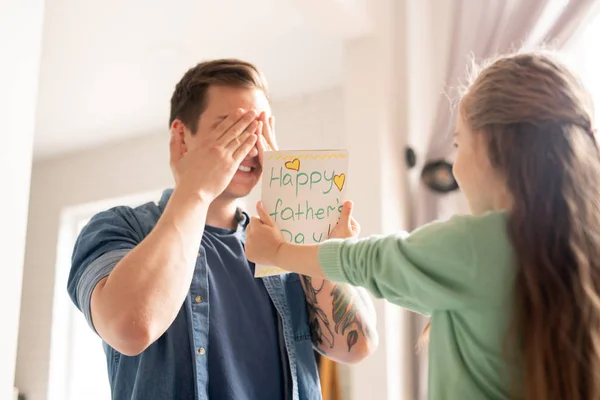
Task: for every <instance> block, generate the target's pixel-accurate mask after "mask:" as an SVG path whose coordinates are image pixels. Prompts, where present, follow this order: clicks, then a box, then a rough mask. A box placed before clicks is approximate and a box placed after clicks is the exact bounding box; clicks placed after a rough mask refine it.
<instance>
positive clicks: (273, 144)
mask: <svg viewBox="0 0 600 400" xmlns="http://www.w3.org/2000/svg"><path fill="white" fill-rule="evenodd" d="M263 132H264V133H263V136H264V137H265V139H266V141H267V144H268V145H269V147H270V150H275V151H277V150H279V147H277V141H276V140H275V117H273V116H270V117H269V121H268V123H266V124H265V127H264V129H263Z"/></svg>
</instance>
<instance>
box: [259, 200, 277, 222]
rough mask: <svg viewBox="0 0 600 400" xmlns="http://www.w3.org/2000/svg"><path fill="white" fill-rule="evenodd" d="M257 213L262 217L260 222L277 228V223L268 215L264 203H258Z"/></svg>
mask: <svg viewBox="0 0 600 400" xmlns="http://www.w3.org/2000/svg"><path fill="white" fill-rule="evenodd" d="M256 212H257V213H258V216H259V217H260V220H261V221H262V223H263V224H265V225H268V226H275V222H273V220H272V219H271V216H270V215H269V214H268V213H267V210H265V206H264V205H263V202H262V201H259V202H258V203H256Z"/></svg>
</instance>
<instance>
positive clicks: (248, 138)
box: [233, 131, 258, 165]
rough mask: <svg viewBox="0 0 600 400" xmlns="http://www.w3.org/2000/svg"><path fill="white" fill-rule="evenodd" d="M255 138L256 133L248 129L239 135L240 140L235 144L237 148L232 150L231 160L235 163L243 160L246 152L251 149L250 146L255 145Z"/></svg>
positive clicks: (256, 138)
mask: <svg viewBox="0 0 600 400" xmlns="http://www.w3.org/2000/svg"><path fill="white" fill-rule="evenodd" d="M236 140H238V139H236ZM242 140H243V142H242ZM257 140H258V135H256V133H254V132H250V131H246V132H244V134H243V135H242V136H240V139H239V141H240V142H241V144H239V145H237V146H238V148H237V149H235V150H233V160H234V162H235V163H236V165H239V164H240V163H241V162H242V161H243V160H244V158H246V156H247V155H248V153H250V150H252V148H253V147H254V146H255V145H256V141H257Z"/></svg>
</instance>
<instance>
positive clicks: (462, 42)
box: [412, 0, 599, 399]
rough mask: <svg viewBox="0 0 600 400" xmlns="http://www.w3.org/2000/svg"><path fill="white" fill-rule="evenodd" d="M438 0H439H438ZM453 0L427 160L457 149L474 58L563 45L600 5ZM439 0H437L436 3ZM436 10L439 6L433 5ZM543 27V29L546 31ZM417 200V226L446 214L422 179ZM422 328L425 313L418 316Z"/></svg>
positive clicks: (560, 0) (574, 0)
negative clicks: (463, 89) (463, 91)
mask: <svg viewBox="0 0 600 400" xmlns="http://www.w3.org/2000/svg"><path fill="white" fill-rule="evenodd" d="M432 1H433V0H432ZM448 1H452V3H453V7H452V12H451V15H448V18H450V19H451V21H452V23H451V28H450V31H449V32H448V34H449V35H450V40H449V43H450V46H449V48H448V49H447V51H448V52H449V56H448V57H447V64H446V65H445V77H444V78H445V80H444V87H445V90H444V93H443V94H442V93H440V96H439V100H438V105H437V110H436V113H435V116H434V122H433V124H432V130H431V132H430V133H429V135H428V144H427V148H426V151H425V154H422V155H418V156H421V157H422V156H424V157H425V160H426V161H435V160H441V159H446V160H448V159H449V157H451V154H452V132H453V129H454V127H455V122H456V114H455V113H454V111H453V105H455V104H456V103H457V102H458V100H459V98H458V90H457V89H458V88H459V87H460V85H461V83H463V82H464V79H465V78H466V71H467V67H468V65H469V64H470V61H471V59H473V58H474V59H475V61H481V60H484V59H487V58H490V57H492V56H494V55H497V54H499V53H500V54H501V53H506V52H510V51H515V50H518V49H520V48H524V47H525V48H529V47H538V46H539V45H542V44H544V45H549V46H550V47H551V48H554V49H560V48H562V47H563V46H565V45H566V44H567V43H568V42H569V41H571V40H573V38H575V37H576V36H577V34H578V33H579V32H580V28H581V27H582V26H585V23H587V22H589V20H590V19H591V18H592V16H594V15H595V14H596V13H597V11H598V7H597V5H598V3H599V2H598V1H597V0H570V1H565V0H486V1H482V0H448ZM433 4H435V3H433ZM433 11H435V10H433ZM540 30H541V31H540ZM415 197H416V198H415V199H414V200H415V201H413V202H412V203H413V221H414V224H415V226H413V227H412V228H415V227H417V226H420V225H422V224H424V223H428V222H431V221H433V220H435V219H437V218H439V217H440V200H442V199H443V195H438V194H436V193H434V192H432V191H431V190H429V189H428V188H427V187H425V186H424V185H423V183H421V182H420V183H419V187H418V188H417V190H416V196H415ZM415 322H416V323H415V327H416V329H417V330H420V329H421V328H422V327H423V326H424V322H425V321H424V319H422V318H416V321H415ZM419 370H420V374H419V389H420V390H419V398H421V399H426V398H427V393H426V383H425V382H426V375H427V374H426V371H427V365H426V354H422V355H421V356H419Z"/></svg>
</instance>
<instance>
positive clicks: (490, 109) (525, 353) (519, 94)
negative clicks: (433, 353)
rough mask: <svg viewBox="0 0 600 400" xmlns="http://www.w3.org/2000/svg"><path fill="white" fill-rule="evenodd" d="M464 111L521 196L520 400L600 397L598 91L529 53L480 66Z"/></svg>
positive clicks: (514, 230) (514, 225)
mask: <svg viewBox="0 0 600 400" xmlns="http://www.w3.org/2000/svg"><path fill="white" fill-rule="evenodd" d="M460 107H461V114H462V118H463V120H464V122H465V123H466V126H468V127H469V128H470V129H471V130H472V131H473V132H475V133H476V134H481V135H486V138H487V144H488V146H487V147H488V149H487V150H488V155H489V157H490V160H491V162H492V165H493V166H494V167H495V168H496V169H497V170H498V172H499V173H500V174H501V176H503V178H504V179H505V183H506V185H507V188H508V190H509V192H510V194H511V196H512V200H513V204H512V207H511V209H510V213H509V221H508V233H509V236H510V238H511V241H512V244H513V246H514V250H515V254H516V260H517V263H518V265H517V270H516V277H515V287H514V311H513V326H512V328H513V329H511V330H509V333H508V335H509V336H512V338H510V339H514V340H512V343H514V344H515V345H516V346H517V347H516V348H515V349H516V350H517V354H520V359H519V364H520V365H521V366H522V371H519V372H518V373H519V376H518V377H515V378H516V379H518V382H519V383H518V384H517V385H516V386H515V388H518V389H516V393H514V397H515V398H518V399H527V400H542V399H543V400H584V399H585V400H589V399H600V295H599V293H600V156H599V152H598V147H597V143H596V140H595V137H594V132H593V126H592V113H591V109H592V106H591V101H590V99H589V96H588V94H587V92H586V91H585V90H584V89H583V87H582V85H581V83H580V82H579V80H578V79H577V78H576V77H575V76H574V75H573V74H572V73H571V72H570V71H569V70H568V69H567V68H566V67H565V66H564V65H563V64H562V63H560V62H559V61H557V60H556V59H555V58H554V57H553V56H552V55H549V54H546V53H526V54H516V55H512V56H508V57H502V58H500V59H498V60H496V61H494V62H493V63H491V64H489V65H488V66H487V67H485V68H484V69H483V70H481V72H479V73H478V74H477V75H476V76H475V77H474V80H473V81H472V83H471V84H470V85H469V86H468V88H467V90H466V93H465V95H464V97H463V99H462V101H461V105H460ZM428 329H429V327H427V328H426V330H428Z"/></svg>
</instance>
